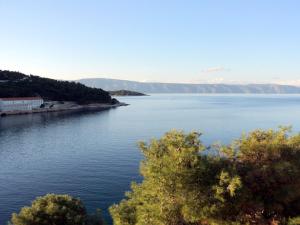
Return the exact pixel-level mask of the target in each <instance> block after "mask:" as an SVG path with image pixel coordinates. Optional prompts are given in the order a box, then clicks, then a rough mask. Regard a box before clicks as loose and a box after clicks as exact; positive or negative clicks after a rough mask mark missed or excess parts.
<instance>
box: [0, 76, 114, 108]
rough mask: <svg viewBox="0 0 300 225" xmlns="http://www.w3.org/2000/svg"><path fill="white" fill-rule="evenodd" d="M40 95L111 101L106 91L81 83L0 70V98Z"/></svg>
mask: <svg viewBox="0 0 300 225" xmlns="http://www.w3.org/2000/svg"><path fill="white" fill-rule="evenodd" d="M32 96H41V97H43V98H44V99H46V100H53V101H75V102H78V103H80V104H86V103H111V102H112V99H111V96H110V95H109V93H108V92H106V91H104V90H102V89H99V88H90V87H87V86H85V85H83V84H80V83H76V82H69V81H59V80H54V79H49V78H42V77H38V76H33V75H30V76H27V75H25V74H22V73H19V72H11V71H1V70H0V98H1V97H2V98H4V97H32Z"/></svg>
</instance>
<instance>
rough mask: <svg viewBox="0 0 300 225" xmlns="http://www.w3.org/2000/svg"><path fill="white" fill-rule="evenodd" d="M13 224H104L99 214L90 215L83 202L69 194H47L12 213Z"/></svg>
mask: <svg viewBox="0 0 300 225" xmlns="http://www.w3.org/2000/svg"><path fill="white" fill-rule="evenodd" d="M9 224H11V225H88V224H90V225H102V224H103V221H102V219H101V217H100V216H99V214H98V215H92V216H89V215H87V213H86V209H85V207H84V205H83V204H82V202H81V201H80V200H79V199H77V198H73V197H71V196H69V195H55V194H47V195H45V196H43V197H38V198H37V199H36V200H34V201H33V202H32V205H31V206H30V207H23V208H22V209H21V211H20V212H19V213H18V214H17V213H13V214H12V219H11V221H10V222H9Z"/></svg>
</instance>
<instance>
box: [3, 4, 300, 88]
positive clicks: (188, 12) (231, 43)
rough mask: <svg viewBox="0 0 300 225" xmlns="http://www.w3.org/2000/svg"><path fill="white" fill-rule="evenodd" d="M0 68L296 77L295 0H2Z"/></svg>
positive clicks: (299, 18)
mask: <svg viewBox="0 0 300 225" xmlns="http://www.w3.org/2000/svg"><path fill="white" fill-rule="evenodd" d="M0 10H1V14H0V15H1V16H0V17H1V19H0V29H1V33H0V69H9V70H17V71H21V72H25V73H32V74H37V75H42V76H45V77H51V78H57V79H78V78H86V77H109V78H119V79H129V80H139V81H143V80H148V81H167V82H282V83H284V82H286V83H295V84H296V83H297V82H298V84H300V81H299V80H300V13H299V10H300V1H298V0H294V1H289V0H282V1H278V0H272V1H271V0H251V1H239V0H226V1H225V0H219V1H214V0H207V1H204V0H203V1H202V0H201V1H200V0H193V1H192V0H181V1H179V0H106V1H104V0H94V1H93V0H40V1H38V0H0Z"/></svg>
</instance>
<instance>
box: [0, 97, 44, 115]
mask: <svg viewBox="0 0 300 225" xmlns="http://www.w3.org/2000/svg"><path fill="white" fill-rule="evenodd" d="M43 103H44V100H43V99H42V98H40V97H23V98H0V112H1V111H2V112H8V111H28V110H33V109H37V108H40V107H41V105H42V104H43Z"/></svg>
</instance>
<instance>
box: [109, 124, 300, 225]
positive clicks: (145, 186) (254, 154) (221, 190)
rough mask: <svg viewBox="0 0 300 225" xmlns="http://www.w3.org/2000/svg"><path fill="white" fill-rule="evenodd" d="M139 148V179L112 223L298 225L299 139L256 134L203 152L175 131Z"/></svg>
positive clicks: (191, 137) (193, 136)
mask: <svg viewBox="0 0 300 225" xmlns="http://www.w3.org/2000/svg"><path fill="white" fill-rule="evenodd" d="M141 150H142V152H143V154H144V156H145V159H144V161H143V162H142V163H141V174H142V175H143V177H144V180H143V182H142V183H141V184H136V183H133V184H132V191H131V192H129V193H127V198H126V199H124V200H123V201H121V202H120V204H118V205H114V206H112V207H111V208H110V212H111V214H112V217H113V220H114V224H115V225H135V224H136V225H137V224H138V225H146V224H152V225H185V224H186V225H197V224H199V225H200V224H287V223H288V221H290V224H299V223H297V222H299V218H298V219H297V218H295V217H297V216H299V215H300V135H295V136H288V130H287V129H284V128H283V129H280V130H279V131H273V130H269V131H262V130H257V131H254V132H252V133H250V134H248V135H244V136H242V137H241V138H240V139H239V140H237V141H234V142H233V143H232V144H231V145H229V146H220V145H219V146H217V145H216V146H211V147H210V148H207V147H205V146H204V145H203V144H202V143H201V142H200V141H199V134H198V133H190V134H184V133H183V132H178V131H172V132H169V133H167V134H166V135H165V136H163V137H162V138H161V139H159V140H152V141H151V143H150V144H149V145H147V144H145V143H141ZM204 151H205V152H204ZM207 151H208V152H209V151H211V154H207ZM291 218H293V219H291Z"/></svg>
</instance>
